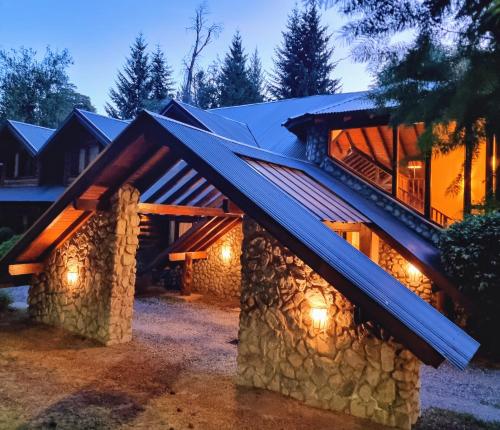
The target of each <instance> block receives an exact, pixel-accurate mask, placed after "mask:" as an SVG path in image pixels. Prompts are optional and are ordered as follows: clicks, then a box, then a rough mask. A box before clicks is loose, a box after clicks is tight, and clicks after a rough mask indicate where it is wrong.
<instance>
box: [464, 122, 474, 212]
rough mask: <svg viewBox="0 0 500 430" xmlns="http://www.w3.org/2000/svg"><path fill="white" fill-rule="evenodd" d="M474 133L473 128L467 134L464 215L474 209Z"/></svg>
mask: <svg viewBox="0 0 500 430" xmlns="http://www.w3.org/2000/svg"><path fill="white" fill-rule="evenodd" d="M473 146H474V135H473V131H472V130H471V129H468V130H467V131H466V134H465V161H464V215H469V214H470V213H471V210H472V158H473V155H474V147H473Z"/></svg>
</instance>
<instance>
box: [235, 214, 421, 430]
mask: <svg viewBox="0 0 500 430" xmlns="http://www.w3.org/2000/svg"><path fill="white" fill-rule="evenodd" d="M241 261H242V293H241V294H242V296H241V312H240V332H239V346H238V382H239V384H241V385H246V386H253V387H260V388H266V389H269V390H272V391H277V392H280V393H282V394H284V395H287V396H290V397H293V398H295V399H298V400H300V401H303V402H305V403H307V404H309V405H312V406H315V407H319V408H323V409H330V410H334V411H339V412H344V413H347V414H351V415H355V416H357V417H362V418H367V419H370V420H372V421H375V422H377V423H380V424H384V425H389V426H393V427H398V428H403V429H409V428H410V427H411V425H412V424H413V423H415V421H416V420H417V418H418V415H419V387H420V381H419V371H420V362H419V360H418V359H417V358H415V357H414V356H413V354H412V353H411V352H410V351H408V350H407V349H405V348H404V347H403V346H401V345H400V344H398V343H396V342H394V341H392V340H389V341H382V340H379V339H378V338H377V337H375V336H374V335H372V334H370V333H369V332H368V331H367V329H366V327H364V326H358V325H356V324H355V322H354V317H353V305H352V304H351V303H350V302H349V301H348V300H347V299H346V298H345V297H343V296H342V295H341V294H340V293H339V292H338V291H337V290H336V289H335V288H334V287H333V286H331V285H330V284H328V283H327V282H326V281H325V280H324V279H322V278H321V277H320V276H319V275H318V274H316V273H315V272H314V271H312V269H311V268H310V267H309V266H307V265H306V264H305V263H304V262H303V261H302V260H300V259H299V258H298V257H297V256H295V255H294V254H293V253H291V252H290V250H288V249H287V248H286V247H284V246H283V245H281V244H280V243H279V242H278V241H277V240H276V239H275V238H274V237H273V236H271V235H270V234H269V233H267V232H266V231H265V230H264V229H263V228H262V227H260V226H259V225H258V224H257V223H255V222H254V221H252V220H250V219H248V218H245V220H244V222H243V253H242V257H241ZM312 306H315V307H321V308H326V309H327V312H328V320H327V322H326V324H325V327H316V328H315V327H314V323H313V321H312V319H311V307H312Z"/></svg>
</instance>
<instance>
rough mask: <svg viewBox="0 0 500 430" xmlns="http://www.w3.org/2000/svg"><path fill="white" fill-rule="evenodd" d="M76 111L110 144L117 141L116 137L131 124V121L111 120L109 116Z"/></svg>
mask: <svg viewBox="0 0 500 430" xmlns="http://www.w3.org/2000/svg"><path fill="white" fill-rule="evenodd" d="M76 111H77V112H78V113H79V114H80V115H81V116H83V117H84V118H85V119H86V120H87V121H88V122H89V123H91V124H92V125H93V126H94V127H95V128H96V130H98V131H99V132H100V133H101V134H102V135H103V136H105V138H106V139H107V140H108V143H109V142H111V141H113V140H115V139H116V137H117V136H118V135H119V134H120V133H121V132H122V131H123V130H124V129H125V128H126V127H127V125H129V124H130V120H122V119H116V118H110V117H108V116H104V115H99V114H97V113H95V112H88V111H85V110H82V109H76Z"/></svg>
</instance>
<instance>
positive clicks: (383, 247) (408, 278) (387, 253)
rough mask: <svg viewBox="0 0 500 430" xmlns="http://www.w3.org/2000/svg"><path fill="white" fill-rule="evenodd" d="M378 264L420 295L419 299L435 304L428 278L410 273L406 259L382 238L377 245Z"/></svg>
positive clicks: (417, 273) (420, 274) (418, 273)
mask: <svg viewBox="0 0 500 430" xmlns="http://www.w3.org/2000/svg"><path fill="white" fill-rule="evenodd" d="M378 264H379V265H380V266H381V267H382V268H383V269H385V270H386V271H387V272H389V273H390V274H391V275H392V276H394V277H395V278H396V279H397V280H398V281H399V282H401V283H402V284H403V285H405V286H406V287H408V288H409V289H410V290H412V291H413V292H414V293H415V294H417V295H418V296H420V298H421V299H423V300H425V301H426V302H427V303H430V304H431V305H433V306H436V300H435V295H434V294H433V291H432V283H431V281H430V279H428V278H427V277H426V276H424V275H423V274H422V273H420V272H414V273H411V272H410V271H409V270H408V265H409V262H408V260H406V259H405V258H404V257H403V256H402V255H401V254H400V253H398V252H397V251H396V250H395V249H394V248H392V247H391V246H390V245H389V244H387V243H386V242H384V241H382V240H380V245H379V262H378Z"/></svg>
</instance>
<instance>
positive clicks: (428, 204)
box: [424, 153, 432, 219]
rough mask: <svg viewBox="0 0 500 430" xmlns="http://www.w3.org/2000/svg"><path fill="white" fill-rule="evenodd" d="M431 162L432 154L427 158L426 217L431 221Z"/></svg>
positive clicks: (425, 183) (425, 173)
mask: <svg viewBox="0 0 500 430" xmlns="http://www.w3.org/2000/svg"><path fill="white" fill-rule="evenodd" d="M431 160H432V153H431V154H427V155H426V156H425V172H424V175H425V179H424V216H425V217H426V218H427V219H431V178H432V176H431Z"/></svg>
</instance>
